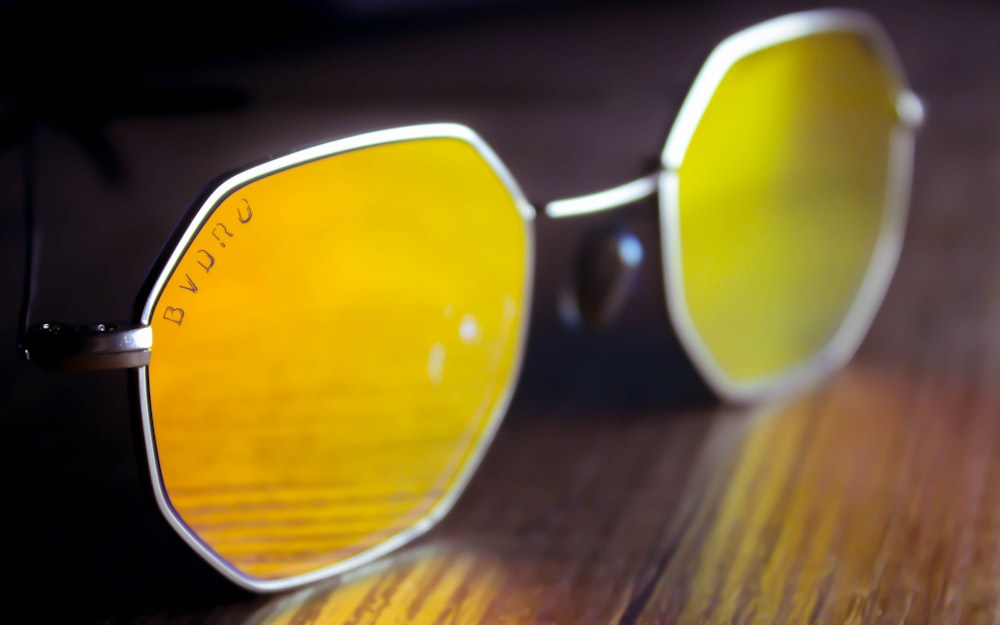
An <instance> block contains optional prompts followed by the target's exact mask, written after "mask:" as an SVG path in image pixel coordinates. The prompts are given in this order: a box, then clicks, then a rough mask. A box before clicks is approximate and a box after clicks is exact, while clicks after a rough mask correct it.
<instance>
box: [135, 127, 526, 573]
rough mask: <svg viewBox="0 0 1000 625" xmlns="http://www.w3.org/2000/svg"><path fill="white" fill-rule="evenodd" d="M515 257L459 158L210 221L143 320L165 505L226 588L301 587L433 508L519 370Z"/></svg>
mask: <svg viewBox="0 0 1000 625" xmlns="http://www.w3.org/2000/svg"><path fill="white" fill-rule="evenodd" d="M529 254H530V240H529V231H528V228H527V223H526V220H525V217H524V216H523V215H522V211H521V208H520V206H519V205H518V203H517V201H516V200H515V199H514V197H513V196H512V194H511V192H510V190H509V189H508V187H507V185H506V184H505V183H504V181H503V180H502V179H501V178H500V177H499V176H498V174H497V173H496V171H494V169H493V167H491V165H490V163H489V162H488V161H487V160H486V159H485V158H484V157H483V156H482V155H481V154H480V152H479V151H478V150H477V149H476V148H475V147H473V145H471V144H470V143H468V142H466V141H463V140H459V139H453V138H428V139H415V140H408V141H401V142H396V143H390V144H385V145H377V146H373V147H367V148H362V149H357V150H353V151H350V152H345V153H341V154H336V155H333V156H328V157H325V158H321V159H319V160H314V161H311V162H307V163H304V164H298V165H295V166H293V167H290V168H287V169H284V170H282V171H278V172H276V173H271V174H269V175H266V176H265V177H262V178H259V179H256V180H254V181H252V182H249V183H247V184H245V185H243V186H240V187H238V188H236V189H234V190H232V191H231V192H230V193H228V195H226V196H225V197H224V198H222V199H221V200H220V201H219V202H218V203H217V205H216V207H215V208H214V210H213V211H212V212H211V213H210V214H209V215H208V216H207V217H206V218H205V220H204V223H203V224H202V226H201V229H200V230H198V232H197V233H196V234H195V235H194V238H193V239H192V240H191V242H190V245H189V246H188V247H187V249H186V251H185V252H184V253H183V256H181V257H180V259H179V262H178V263H177V264H176V268H175V269H174V270H173V272H172V274H171V275H170V277H169V278H168V279H167V281H166V283H165V285H164V287H163V289H162V292H161V294H159V296H158V300H157V301H156V304H155V307H154V308H153V310H152V313H151V324H152V327H153V333H154V346H153V350H152V360H151V363H150V365H149V369H148V384H149V402H150V403H149V406H150V412H151V421H152V429H153V433H154V435H155V439H156V452H157V456H158V459H159V466H160V470H161V473H162V483H163V486H164V488H165V492H166V496H167V498H168V499H169V503H170V506H172V508H173V509H174V510H175V511H176V514H177V516H179V518H180V519H181V520H182V521H183V523H184V524H185V525H187V526H188V527H189V528H190V530H191V531H192V532H193V533H194V534H195V535H196V536H197V538H198V539H199V540H200V541H201V542H203V543H204V545H206V546H207V547H208V548H209V549H211V550H212V551H213V552H214V553H215V554H217V556H218V557H219V558H221V560H223V561H224V562H225V563H227V564H228V566H231V567H233V568H235V569H236V570H237V571H238V572H239V573H241V574H242V575H245V576H248V577H250V578H254V579H260V580H275V579H282V578H288V577H294V576H297V575H301V574H306V573H310V572H312V571H316V570H319V569H323V568H325V567H329V566H331V565H336V564H338V563H340V562H343V561H344V560H345V559H347V558H350V557H352V556H356V555H358V554H361V553H364V552H365V551H367V550H369V549H371V548H373V547H376V546H379V545H383V544H386V541H390V540H398V539H399V537H400V536H401V535H405V534H406V533H407V532H409V531H410V530H411V529H412V528H414V526H415V524H417V523H419V522H420V521H421V520H424V519H427V518H428V515H430V514H432V513H433V512H434V511H435V510H437V509H439V508H440V506H442V505H446V504H447V502H448V501H449V499H450V497H451V496H453V495H454V492H453V491H454V490H455V489H456V488H457V487H459V486H460V485H461V483H462V481H463V478H464V477H465V476H466V473H467V471H468V470H469V469H470V468H471V466H472V465H473V464H474V463H475V460H476V459H477V457H478V455H479V453H480V451H481V446H482V444H483V443H484V442H485V440H486V439H488V436H489V433H490V432H491V431H492V427H493V426H494V425H495V422H496V419H497V418H498V417H499V416H500V413H501V412H502V410H503V408H504V407H505V404H506V401H507V398H508V396H509V393H510V391H511V387H512V385H513V383H514V378H515V375H516V365H517V361H518V358H519V349H520V338H521V334H522V332H523V326H524V324H525V319H524V317H523V313H524V307H525V295H526V277H527V271H528V262H529V260H528V259H529Z"/></svg>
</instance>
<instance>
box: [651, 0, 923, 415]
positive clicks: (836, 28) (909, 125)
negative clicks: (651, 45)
mask: <svg viewBox="0 0 1000 625" xmlns="http://www.w3.org/2000/svg"><path fill="white" fill-rule="evenodd" d="M833 32H846V33H851V34H855V35H858V36H860V37H862V38H864V39H865V40H866V41H867V42H868V43H869V44H870V45H871V47H872V50H873V51H874V54H875V55H876V57H877V58H878V59H879V61H880V62H881V63H882V64H883V65H884V67H885V68H886V70H887V72H888V74H889V77H890V79H891V80H892V81H893V83H894V84H893V85H892V88H893V89H895V91H896V113H897V122H896V124H895V126H894V128H893V130H892V135H891V139H890V156H889V158H890V162H889V165H888V177H887V189H886V196H885V197H886V205H885V207H884V211H885V212H884V215H883V219H882V226H881V229H880V231H879V234H878V238H877V241H876V245H875V249H874V251H873V253H872V258H871V260H870V262H869V264H868V268H867V269H866V271H865V275H864V278H863V279H862V282H861V285H860V287H859V288H858V292H857V294H856V295H855V297H854V301H853V302H852V304H851V305H850V307H849V310H848V312H847V314H846V315H845V317H844V320H843V322H842V323H841V325H840V327H839V329H838V330H837V331H836V332H835V333H834V334H833V337H832V338H831V339H830V341H829V342H828V343H827V344H826V345H825V346H824V347H822V348H820V349H819V350H818V351H817V352H816V353H815V354H814V355H813V356H812V357H811V358H809V359H808V360H806V361H805V362H803V363H801V364H798V365H793V366H791V367H789V368H787V369H785V370H783V371H781V372H779V373H777V374H774V375H772V376H768V377H764V378H759V379H755V380H736V379H733V378H732V377H731V376H730V375H728V374H727V373H726V372H725V370H724V369H723V368H722V367H721V366H720V365H719V364H718V362H717V361H716V359H715V357H714V356H713V355H712V352H711V350H710V349H709V347H708V346H707V344H706V343H705V341H704V340H703V339H702V337H701V335H700V334H699V332H698V330H697V328H696V327H695V325H694V322H693V321H692V318H691V313H690V310H689V307H688V303H687V298H686V296H685V293H684V276H683V268H682V262H681V261H682V253H683V251H682V249H681V237H680V195H679V184H680V180H681V172H680V168H681V165H682V164H683V162H684V157H685V154H686V152H687V149H688V146H689V145H690V143H691V139H692V137H693V136H694V132H695V130H696V129H697V127H698V124H699V123H700V122H701V119H702V117H703V115H704V113H705V111H706V109H707V108H708V105H709V103H710V102H711V100H712V98H713V97H714V96H715V93H716V91H717V90H718V88H719V85H720V84H721V82H722V80H723V79H724V78H725V76H726V75H727V74H728V73H729V71H730V69H732V67H733V66H734V65H735V64H736V63H738V62H739V61H740V60H742V59H744V58H746V57H747V56H749V55H751V54H754V53H756V52H759V51H761V50H765V49H767V48H770V47H773V46H775V45H778V44H781V43H785V42H789V41H794V40H797V39H803V38H806V37H810V36H813V35H818V34H825V33H833ZM922 121H923V108H922V105H921V102H920V100H919V98H917V96H916V95H914V94H913V92H912V91H910V88H909V86H908V82H907V79H906V75H905V73H904V71H903V67H902V64H901V63H900V61H899V58H898V55H897V53H896V50H895V48H894V47H893V45H892V42H891V40H890V39H889V37H888V35H887V33H886V32H885V31H884V30H883V28H882V26H881V25H880V24H879V23H878V22H877V21H876V20H875V19H874V18H873V17H872V16H870V15H868V14H867V13H863V12H860V11H855V10H850V9H821V10H813V11H803V12H799V13H792V14H789V15H784V16H781V17H777V18H774V19H771V20H767V21H765V22H761V23H759V24H757V25H755V26H751V27H749V28H747V29H745V30H742V31H739V32H737V33H736V34H734V35H731V36H730V37H728V38H726V39H725V40H724V41H722V43H720V44H719V45H718V46H716V48H715V49H714V50H713V51H712V53H711V54H710V55H709V57H708V59H707V60H706V61H705V63H704V65H703V66H702V68H701V70H700V71H699V73H698V75H697V77H696V78H695V81H694V83H693V84H692V87H691V89H690V91H689V92H688V94H687V96H686V98H685V99H684V102H683V104H682V105H681V109H680V112H679V113H678V115H677V118H676V120H675V122H674V124H673V126H672V128H671V130H670V133H669V135H668V137H667V141H666V144H665V146H664V148H663V152H662V153H661V156H660V162H661V166H662V168H661V170H660V174H659V179H658V186H659V193H658V195H659V208H660V228H661V240H662V250H663V252H662V257H661V259H662V263H663V275H664V283H665V294H666V304H667V312H668V315H669V317H670V320H671V323H672V324H673V327H674V330H675V332H676V333H677V336H678V338H679V340H680V341H681V343H682V345H683V346H684V348H685V349H686V350H687V353H688V355H689V356H690V358H691V360H692V361H693V363H694V365H695V367H696V368H697V369H698V371H699V372H700V373H701V374H702V377H703V378H704V380H705V381H706V383H707V384H708V385H709V386H710V387H711V388H712V390H713V391H714V392H715V393H716V394H717V395H718V396H720V398H722V399H724V400H725V401H727V402H731V403H755V402H760V401H766V400H770V399H774V398H777V397H780V396H786V395H789V394H791V393H794V392H795V391H798V390H801V389H804V388H807V387H810V386H812V385H814V384H816V383H817V382H819V381H820V380H821V379H823V378H825V377H827V376H828V375H829V374H831V373H832V372H833V371H835V370H837V369H839V368H841V367H842V366H844V365H845V364H846V363H847V362H848V361H849V360H850V359H851V358H852V357H853V356H854V354H855V352H856V351H857V349H858V347H859V346H860V344H861V341H862V340H863V338H864V336H865V334H867V332H868V329H869V328H870V327H871V324H872V322H873V321H874V318H875V315H876V313H877V312H878V309H879V308H880V306H881V304H882V301H883V300H884V298H885V294H886V291H887V290H888V286H889V282H890V280H891V278H892V274H893V273H894V272H895V268H896V264H897V262H898V259H899V255H900V252H901V249H902V243H903V237H904V232H905V229H906V218H907V213H908V205H909V194H910V187H911V180H912V171H913V153H914V142H915V135H916V130H917V128H918V127H919V126H920V124H921V123H922Z"/></svg>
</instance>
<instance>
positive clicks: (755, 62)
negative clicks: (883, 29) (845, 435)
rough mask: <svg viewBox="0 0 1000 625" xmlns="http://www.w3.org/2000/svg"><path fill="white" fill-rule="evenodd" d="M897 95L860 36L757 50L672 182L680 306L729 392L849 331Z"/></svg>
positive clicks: (816, 38) (874, 226) (739, 65)
mask: <svg viewBox="0 0 1000 625" xmlns="http://www.w3.org/2000/svg"><path fill="white" fill-rule="evenodd" d="M897 87H898V86H897V85H896V84H895V82H894V79H893V77H892V75H891V73H890V72H889V71H888V70H887V68H886V66H885V65H884V63H883V62H882V61H881V60H880V58H879V57H878V56H877V54H876V53H875V51H874V50H873V49H872V47H871V44H870V43H869V42H868V41H866V40H865V39H864V38H862V37H861V36H860V35H857V34H853V33H849V32H830V33H822V34H816V35H811V36H807V37H804V38H800V39H796V40H792V41H788V42H785V43H781V44H778V45H774V46H772V47H769V48H766V49H763V50H760V51H757V52H755V53H753V54H750V55H749V56H747V57H745V58H743V59H741V60H739V61H738V62H736V63H735V64H734V65H733V66H732V67H731V68H730V70H729V71H728V72H727V73H726V74H725V76H724V77H723V78H722V80H721V83H720V84H719V86H718V89H717V90H716V92H715V94H714V95H713V96H712V98H711V100H710V102H709V103H708V105H707V108H706V110H705V112H704V115H703V116H702V119H701V121H700V123H698V125H697V128H696V129H695V131H694V133H693V135H692V138H691V142H690V145H689V146H688V149H687V152H686V154H685V155H684V160H683V162H682V164H681V166H680V169H679V172H678V174H677V181H678V189H679V195H678V204H679V229H680V232H679V238H680V257H681V261H682V284H683V299H684V300H685V301H686V305H687V312H688V314H689V316H690V320H691V322H692V324H693V326H694V330H695V332H696V333H697V335H698V336H699V337H700V340H701V342H702V343H703V344H704V346H705V348H706V349H707V352H708V353H709V355H710V358H711V359H712V360H713V361H714V362H715V364H716V365H717V367H718V368H719V369H720V370H721V372H722V373H723V374H724V376H725V377H726V378H727V379H729V380H730V381H732V382H735V383H756V382H758V381H761V380H767V379H770V378H773V377H774V376H776V375H779V374H781V373H783V372H786V371H788V370H790V369H791V368H792V367H795V366H796V365H800V364H803V363H804V362H806V361H808V360H809V359H810V358H811V357H813V356H815V355H816V354H817V353H818V352H820V350H822V349H823V348H824V347H825V346H826V345H828V344H829V343H830V342H831V340H832V339H833V337H834V335H835V334H836V333H837V332H838V330H839V329H840V328H841V326H842V325H843V324H844V321H845V318H846V317H847V315H848V311H849V309H850V308H851V306H852V304H853V303H854V302H855V299H856V296H857V294H858V292H859V288H860V286H861V284H862V281H863V279H864V278H865V275H866V271H867V269H868V267H869V264H870V261H871V259H872V255H873V252H874V250H875V247H876V242H877V240H878V237H879V233H880V230H881V228H882V225H883V217H884V214H885V212H886V210H885V207H886V194H887V184H888V177H889V160H890V140H891V135H892V132H893V128H894V125H895V123H896V119H897V118H896V113H895V98H896V91H897Z"/></svg>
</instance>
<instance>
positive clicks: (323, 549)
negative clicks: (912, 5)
mask: <svg viewBox="0 0 1000 625" xmlns="http://www.w3.org/2000/svg"><path fill="white" fill-rule="evenodd" d="M922 121H923V107H922V104H921V101H920V100H919V99H918V98H917V97H916V96H915V95H914V94H913V93H912V92H911V91H910V90H909V88H908V86H907V83H906V79H905V76H904V73H903V70H902V68H901V66H900V63H899V61H898V59H897V56H896V53H895V52H894V50H893V48H892V45H891V43H890V41H889V39H888V38H887V36H886V34H885V33H884V31H883V29H882V28H881V27H880V26H879V24H878V23H877V22H876V21H875V20H873V19H872V18H871V17H870V16H868V15H866V14H864V13H859V12H855V11H848V10H820V11H809V12H804V13H796V14H792V15H787V16H784V17H779V18H777V19H773V20H770V21H767V22H763V23H761V24H758V25H756V26H753V27H751V28H749V29H747V30H744V31H741V32H739V33H737V34H735V35H733V36H731V37H729V38H728V39H726V40H725V41H723V42H722V43H721V44H720V45H719V46H718V47H717V48H716V49H715V50H714V51H713V52H712V54H711V55H710V56H709V58H708V60H707V61H706V62H705V64H704V66H703V67H702V69H701V71H700V73H699V74H698V75H697V78H696V79H695V81H694V84H693V86H692V87H691V89H690V92H689V93H688V95H687V97H686V99H685V100H684V102H683V104H682V106H681V108H680V112H679V114H678V117H677V119H676V121H675V123H674V125H673V127H672V129H671V131H670V133H669V136H668V138H667V141H666V145H665V147H664V148H663V151H662V154H661V157H660V162H659V165H658V167H657V168H656V169H655V171H651V172H649V173H648V174H647V175H644V176H643V177H641V178H638V179H636V180H634V181H632V182H629V183H627V184H623V185H621V186H619V187H615V188H612V189H609V190H605V191H602V192H599V193H594V194H591V195H586V196H582V197H575V198H570V199H564V200H559V201H555V202H551V203H549V204H548V205H547V206H545V207H544V212H545V214H546V216H547V217H548V218H551V219H562V218H569V217H573V216H578V215H584V214H588V213H594V212H600V211H607V210H611V209H615V208H618V207H622V206H626V205H629V204H633V203H635V202H638V201H641V200H644V199H647V198H651V197H653V196H656V198H657V199H658V202H659V211H660V226H661V229H662V230H661V232H662V248H663V255H662V263H663V276H664V281H665V282H664V284H665V290H666V294H667V302H666V303H667V311H668V315H669V318H670V320H671V322H672V324H673V326H674V330H675V332H676V334H677V335H678V337H679V339H680V341H681V343H682V345H683V346H684V348H685V349H686V351H687V353H688V355H689V357H690V359H691V361H692V362H693V363H694V365H695V366H696V368H697V370H698V371H699V372H700V374H701V375H702V376H703V378H704V379H705V381H706V382H707V384H708V385H709V387H710V388H711V389H712V390H714V392H715V393H716V394H717V395H718V397H719V398H720V399H721V400H723V401H726V402H734V403H749V402H761V401H766V400H769V399H773V398H777V397H781V396H785V395H787V394H789V393H792V392H794V391H797V390H800V389H803V388H806V387H808V386H810V385H812V384H815V383H817V382H819V381H820V380H822V379H823V378H824V377H826V376H828V375H830V374H831V373H832V372H834V371H835V370H836V369H838V368H839V367H841V366H842V365H843V364H844V363H845V362H846V361H848V360H849V359H850V358H851V357H852V355H853V354H854V352H855V350H856V349H857V347H858V345H859V343H860V342H861V340H862V338H863V337H864V335H865V333H866V332H867V329H868V327H869V325H870V323H871V321H872V319H873V317H874V315H875V314H876V311H877V309H878V308H879V305H880V303H881V301H882V299H883V296H884V293H885V291H886V289H887V287H888V284H889V281H890V279H891V275H892V273H893V271H894V268H895V265H896V262H897V258H898V256H899V252H900V248H901V244H902V239H903V232H904V226H905V219H906V206H907V203H908V194H909V188H910V178H911V169H912V159H913V148H914V139H915V131H916V130H917V129H918V128H919V126H920V125H921V123H922ZM535 216H536V209H535V207H534V206H533V205H532V204H531V203H529V202H528V201H527V200H526V199H525V197H524V195H523V193H522V192H521V190H520V189H519V187H518V185H517V183H516V181H515V180H514V177H513V176H512V175H511V173H510V172H509V171H508V170H507V168H506V167H505V166H504V164H503V163H502V162H501V160H500V158H499V157H498V156H497V155H496V154H495V153H494V152H493V151H492V150H491V149H490V148H489V146H487V144H486V143H485V142H484V141H483V140H482V139H481V138H480V137H479V136H478V135H477V134H476V133H475V132H474V131H473V130H471V129H469V128H468V127H465V126H462V125H458V124H451V123H440V124H426V125H418V126H409V127H403V128H394V129H390V130H380V131H377V132H371V133H367V134H362V135H358V136H353V137H349V138H343V139H339V140H335V141H332V142H329V143H324V144H321V145H317V146H314V147H310V148H307V149H304V150H300V151H297V152H294V153H292V154H288V155H286V156H282V157H280V158H275V159H273V160H269V161H267V162H264V163H262V164H259V165H256V166H253V167H250V168H248V169H245V170H242V171H239V172H238V173H235V174H231V175H228V176H226V177H224V178H222V179H220V180H219V181H217V182H216V183H214V184H213V185H211V186H210V187H209V188H207V190H206V191H205V192H204V193H203V195H202V196H201V197H199V198H198V199H196V201H195V202H194V203H193V205H192V208H191V210H190V212H189V214H188V216H187V217H186V218H185V219H184V220H183V221H182V223H181V224H180V225H179V226H178V228H177V229H176V231H175V233H174V235H173V236H172V237H171V240H170V241H168V243H167V244H166V246H165V247H164V250H163V252H162V253H161V255H160V257H159V259H158V261H157V262H156V264H155V265H154V267H153V268H152V270H151V271H150V274H149V278H148V280H147V282H146V284H145V286H144V287H143V289H142V291H141V292H140V294H139V297H138V300H137V307H136V308H137V310H136V318H135V321H134V322H131V323H121V324H98V325H94V326H89V327H79V326H67V325H61V324H56V323H43V324H38V325H30V327H29V323H28V320H27V316H28V315H27V313H24V314H23V315H22V336H21V345H20V349H21V351H22V353H23V354H24V356H25V357H27V358H28V359H29V360H31V361H33V362H35V363H37V364H38V365H40V366H42V367H45V368H51V369H62V370H84V369H129V370H130V371H131V384H132V385H133V390H134V391H135V397H136V398H137V402H136V403H137V406H138V411H137V413H138V419H139V421H140V423H141V431H142V435H143V438H144V444H145V452H146V459H147V463H148V468H149V472H150V478H151V484H152V490H153V493H154V495H155V499H156V502H157V504H158V506H159V508H160V510H161V511H162V513H163V515H164V516H165V517H166V519H167V521H168V522H169V524H170V525H171V526H172V527H173V529H174V530H176V531H177V533H178V534H179V535H180V536H181V537H182V538H183V539H184V540H185V541H186V542H187V543H188V544H189V545H190V546H191V547H192V548H193V549H194V550H195V551H196V552H197V553H199V554H200V555H201V556H202V557H203V558H204V559H205V560H206V561H208V562H209V563H210V564H211V565H212V566H213V567H214V568H216V569H217V570H218V571H220V572H221V573H222V574H224V575H225V576H226V577H227V578H229V579H230V580H232V581H233V582H235V583H236V584H239V585H240V586H243V587H245V588H247V589H250V590H253V591H258V592H266V591H278V590H283V589H287V588H292V587H295V586H299V585H302V584H306V583H310V582H313V581H316V580H319V579H322V578H325V577H328V576H332V575H334V574H338V573H341V572H344V571H347V570H349V569H351V568H353V567H356V566H358V565H360V564H362V563H365V562H368V561H370V560H372V559H374V558H377V557H379V556H381V555H383V554H386V553H387V552H389V551H391V550H393V549H395V548H397V547H399V546H401V545H403V544H404V543H406V542H407V541H410V540H411V539H413V538H414V537H416V536H417V535H419V534H421V533H422V532H424V531H426V530H427V529H428V528H429V527H430V526H432V525H433V524H434V523H435V522H436V521H437V520H439V519H440V518H441V517H442V516H443V515H444V514H445V513H446V512H447V511H448V509H449V508H450V507H451V506H452V504H453V503H454V501H455V500H456V498H457V497H458V495H459V493H460V492H461V491H462V488H463V487H464V485H465V484H466V483H467V481H468V480H469V478H470V476H471V473H472V471H473V470H474V468H475V466H476V465H477V463H478V462H479V460H480V458H481V457H482V456H483V454H484V451H485V449H486V447H487V446H488V444H489V442H490V440H491V438H492V436H493V434H494V432H495V431H496V429H497V427H498V425H499V423H500V421H501V418H502V417H503V414H504V412H505V411H506V409H507V406H508V404H509V402H510V400H511V397H512V395H513V392H514V388H515V385H516V382H517V378H518V373H519V369H520V364H521V359H522V353H523V348H524V342H525V336H526V334H527V326H528V319H529V307H530V296H531V290H532V280H533V257H534V239H533V221H534V219H535ZM29 278H30V268H29ZM29 282H30V280H29ZM27 299H30V298H27ZM154 338H155V343H154Z"/></svg>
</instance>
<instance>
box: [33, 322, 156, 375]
mask: <svg viewBox="0 0 1000 625" xmlns="http://www.w3.org/2000/svg"><path fill="white" fill-rule="evenodd" d="M152 346H153V329H152V328H151V327H149V326H146V325H141V324H133V323H98V324H95V325H91V326H71V325H66V324H62V323H43V324H40V325H36V326H32V327H30V328H28V331H27V332H26V333H25V336H24V343H23V345H22V349H23V350H24V357H25V358H26V359H27V360H30V361H31V362H33V363H35V364H36V365H38V366H39V367H42V368H43V369H51V370H56V371H92V370H99V369H131V368H134V367H143V366H145V365H148V364H149V353H150V349H151V348H152Z"/></svg>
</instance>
